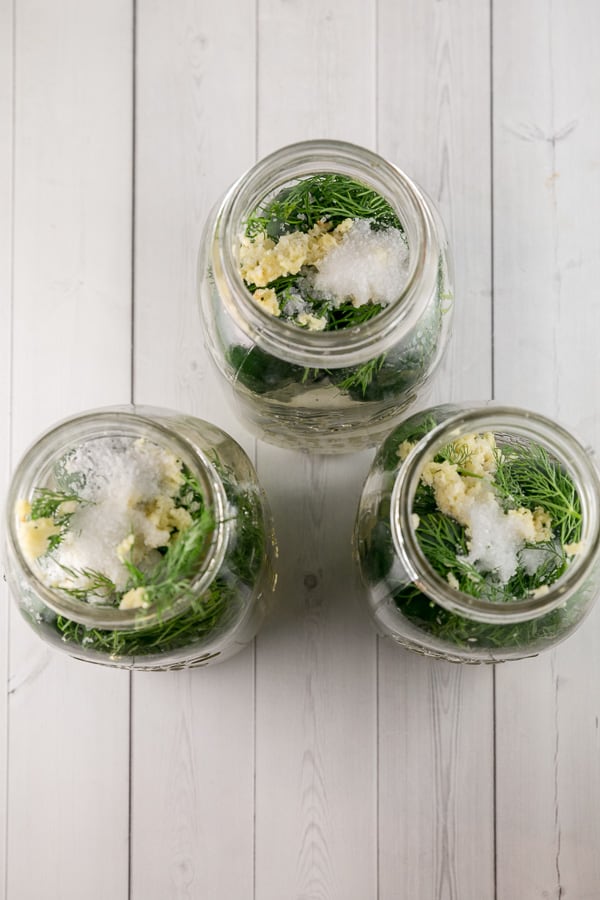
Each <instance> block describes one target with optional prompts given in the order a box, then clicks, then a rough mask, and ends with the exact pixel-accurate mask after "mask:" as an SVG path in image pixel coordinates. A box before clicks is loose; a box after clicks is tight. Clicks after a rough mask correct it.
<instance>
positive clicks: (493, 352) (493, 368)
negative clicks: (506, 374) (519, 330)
mask: <svg viewBox="0 0 600 900" xmlns="http://www.w3.org/2000/svg"><path fill="white" fill-rule="evenodd" d="M494 289H495V268H494V0H490V329H491V335H490V343H491V353H490V366H491V390H492V400H494V399H495V397H496V347H495V343H494V336H495V333H496V327H495V326H496V318H495V308H494V300H495V296H494V294H495V290H494Z"/></svg>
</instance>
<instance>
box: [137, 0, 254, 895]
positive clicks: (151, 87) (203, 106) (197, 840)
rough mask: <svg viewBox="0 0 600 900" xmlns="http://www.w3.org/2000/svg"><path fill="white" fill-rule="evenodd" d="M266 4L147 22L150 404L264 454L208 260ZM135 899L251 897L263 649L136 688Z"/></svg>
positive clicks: (245, 158) (143, 94) (145, 301)
mask: <svg viewBox="0 0 600 900" xmlns="http://www.w3.org/2000/svg"><path fill="white" fill-rule="evenodd" d="M254 30H255V15H254V4H253V3H249V4H244V5H243V6H242V5H240V4H239V3H236V2H232V0H229V2H227V3H221V4H219V5H218V7H217V6H214V5H212V4H209V3H206V2H203V0H196V2H176V3H172V2H168V0H163V2H146V0H143V2H141V3H138V11H137V102H136V109H137V128H136V147H137V154H136V230H135V246H136V281H135V286H136V291H135V306H136V325H135V400H136V402H139V403H150V404H154V405H160V406H166V407H171V408H175V409H180V410H183V411H184V412H187V413H191V414H193V415H196V416H198V417H200V418H203V419H207V420H209V421H211V422H214V423H215V424H217V425H220V426H221V427H222V428H224V429H225V430H226V431H228V432H229V433H230V434H231V435H232V436H233V437H235V438H236V439H237V440H238V441H239V442H240V443H241V444H242V445H243V446H244V447H245V449H246V450H247V452H249V453H250V454H251V455H252V452H253V446H254V440H253V439H252V438H251V437H250V436H249V435H247V434H245V433H244V431H243V429H241V428H240V426H239V425H238V423H237V421H236V420H235V417H234V415H233V412H232V411H231V409H230V407H229V405H228V403H227V399H226V397H225V395H224V392H222V390H221V387H220V384H219V383H218V380H217V377H216V375H215V373H214V371H213V369H212V367H211V364H210V362H209V359H208V356H207V354H206V353H205V351H204V346H203V335H202V330H201V323H200V317H199V312H198V308H197V300H196V256H197V253H198V247H199V242H200V237H201V232H202V228H203V225H204V221H205V219H206V217H207V215H208V213H209V210H210V208H211V206H212V205H213V203H215V202H216V200H217V199H218V197H219V196H220V194H221V193H222V192H224V191H225V190H226V188H227V187H229V184H230V183H231V182H232V181H233V180H234V179H235V178H237V177H238V175H240V174H241V172H242V171H244V169H246V168H247V167H248V166H249V165H251V163H252V162H253V160H254V152H255V133H254V115H255V89H254V71H255V59H256V57H255V47H254ZM132 734H133V775H132V818H133V823H134V830H133V841H132V861H131V866H132V879H131V891H132V894H131V896H132V897H133V898H140V900H163V898H166V897H169V898H174V900H175V898H177V900H179V898H196V897H207V898H208V897H215V898H217V897H251V896H252V890H253V878H254V855H253V854H254V829H253V818H254V648H253V647H250V648H248V649H247V650H245V651H243V652H242V653H241V654H240V655H239V656H238V657H236V658H235V659H232V660H228V661H227V662H226V663H224V664H223V665H219V666H216V667H215V668H214V669H196V670H194V671H192V672H189V673H186V672H181V673H166V674H164V675H141V674H139V673H138V674H136V675H135V676H134V691H133V709H132Z"/></svg>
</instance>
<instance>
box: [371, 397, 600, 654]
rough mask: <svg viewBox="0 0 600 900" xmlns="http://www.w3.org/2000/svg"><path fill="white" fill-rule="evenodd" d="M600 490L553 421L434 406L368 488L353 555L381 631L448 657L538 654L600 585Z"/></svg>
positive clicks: (578, 617) (572, 622) (403, 435)
mask: <svg viewBox="0 0 600 900" xmlns="http://www.w3.org/2000/svg"><path fill="white" fill-rule="evenodd" d="M599 510H600V482H599V477H598V472H597V470H596V467H595V465H594V464H593V462H592V461H591V459H590V456H589V451H586V450H585V449H584V448H583V447H582V446H581V445H580V444H579V443H578V442H577V441H576V440H575V439H574V438H573V437H572V436H571V435H570V434H569V433H568V432H567V431H565V430H564V429H563V428H561V427H560V426H559V425H557V424H555V423H554V422H552V421H551V420H549V419H546V418H544V417H542V416H540V415H537V414H535V413H532V412H527V411H525V410H522V409H516V408H511V407H503V406H495V405H494V404H486V405H485V406H479V407H475V406H471V407H469V406H451V405H447V406H439V407H434V408H431V409H428V410H424V411H422V412H419V413H417V414H415V415H413V416H411V417H410V418H408V419H407V420H406V421H405V422H403V423H402V424H401V425H399V426H398V427H397V428H396V429H394V431H393V432H392V433H391V434H390V435H389V436H388V438H387V439H386V440H385V441H384V442H383V444H382V445H381V447H380V448H379V449H378V451H377V453H376V456H375V459H374V462H373V465H372V467H371V470H370V472H369V475H368V477H367V479H366V482H365V485H364V487H363V491H362V495H361V500H360V504H359V509H358V514H357V519H356V525H355V532H354V552H355V556H356V559H357V561H358V564H359V567H360V571H361V575H362V579H363V582H364V584H365V586H366V589H367V602H368V606H369V610H370V613H371V615H372V617H373V619H374V622H375V625H376V627H377V629H378V631H379V632H380V634H382V635H383V636H386V637H389V638H391V639H392V640H394V641H396V642H397V643H399V644H401V645H402V646H404V647H407V648H408V649H410V650H416V651H418V652H420V653H423V654H425V655H428V656H436V657H442V658H444V659H447V660H449V661H452V662H470V663H481V662H500V661H503V660H510V659H519V658H522V657H527V656H535V655H537V654H538V653H539V652H540V651H542V650H544V649H545V648H548V647H552V646H554V645H555V644H557V643H559V642H560V641H562V640H563V639H564V638H566V637H567V636H568V635H569V634H571V633H572V632H573V631H574V630H575V628H577V626H578V625H579V624H580V622H581V621H582V620H583V619H584V617H585V616H586V615H587V613H588V612H589V610H590V609H591V607H592V605H593V603H594V601H595V597H596V594H597V592H598V589H599V586H600V557H599V547H600V543H599V541H600V539H599V524H600V520H599Z"/></svg>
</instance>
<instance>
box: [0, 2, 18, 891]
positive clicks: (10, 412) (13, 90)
mask: <svg viewBox="0 0 600 900" xmlns="http://www.w3.org/2000/svg"><path fill="white" fill-rule="evenodd" d="M11 14H12V23H11V25H12V28H11V52H12V59H11V65H10V73H11V78H12V84H11V93H10V96H11V111H10V119H11V128H12V134H11V136H10V200H9V203H10V229H9V235H10V238H9V240H10V249H9V252H8V259H9V266H10V272H9V276H8V283H9V290H10V332H9V334H10V337H9V348H8V349H9V354H10V363H9V367H8V379H9V385H8V434H9V441H8V453H7V457H8V469H9V471H10V470H11V469H12V458H13V438H14V434H13V394H14V359H15V354H14V344H15V331H14V322H15V315H14V310H15V198H16V187H15V181H16V177H15V176H16V165H15V158H16V140H17V91H16V81H17V2H16V0H13V2H12V5H11ZM6 590H7V592H8V584H7V585H6ZM6 599H7V601H8V600H9V597H8V593H7V597H6ZM11 608H12V607H11V604H9V603H7V611H6V625H7V627H6V665H5V676H6V691H7V693H6V733H5V735H4V751H5V753H4V759H5V761H6V766H5V770H4V797H5V808H4V877H3V879H2V880H3V882H4V896H5V897H8V850H9V839H8V823H9V815H8V810H9V785H10V780H9V764H10V741H9V732H10V708H9V698H8V676H9V673H10V669H11V645H10V629H9V627H8V626H9V623H10V614H11Z"/></svg>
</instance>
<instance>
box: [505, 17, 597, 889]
mask: <svg viewBox="0 0 600 900" xmlns="http://www.w3.org/2000/svg"><path fill="white" fill-rule="evenodd" d="M599 26H600V10H599V9H598V8H597V6H596V5H594V6H593V7H592V6H591V5H590V4H585V3H582V2H579V3H575V4H572V5H571V6H570V7H569V9H568V10H567V8H566V7H564V6H563V5H562V4H558V3H551V2H536V3H532V4H518V3H514V2H509V3H506V4H502V5H499V4H497V5H496V6H495V15H494V110H495V117H494V161H495V165H494V184H495V191H494V197H495V203H494V219H495V234H496V236H497V237H496V241H495V298H496V303H495V322H496V385H497V392H498V395H499V396H500V395H501V396H502V398H503V399H506V400H507V401H509V402H513V403H516V404H519V405H523V406H526V407H529V408H532V409H537V410H539V411H541V412H545V413H547V414H549V415H550V416H553V417H555V418H558V419H559V420H560V421H562V422H563V423H564V424H565V425H567V427H571V428H574V429H575V431H576V432H580V433H582V434H583V436H584V439H585V441H586V442H588V443H589V444H590V445H591V446H593V447H594V448H595V451H596V453H597V451H598V447H599V446H600V444H599V438H600V432H599V430H598V404H597V397H596V395H595V392H594V390H590V386H592V385H597V384H598V381H599V375H600V369H599V359H598V352H597V341H596V335H597V331H598V318H599V315H600V314H599V312H598V305H597V303H596V302H595V300H594V301H591V298H592V297H594V295H595V293H596V291H597V285H598V281H599V278H600V257H599V256H598V242H597V233H598V225H599V217H600V214H599V212H598V210H599V209H600V184H599V181H598V166H599V162H598V161H599V159H600V121H599V119H598V104H599V101H600V79H599V78H598V63H597V52H596V41H595V34H596V33H597V31H598V27H599ZM507 223H509V226H510V227H507ZM599 627H600V622H599V617H598V611H597V610H596V611H595V613H594V614H593V615H592V616H591V617H590V619H589V620H588V621H587V622H586V623H584V625H583V627H582V628H581V630H580V631H579V632H578V633H577V634H575V635H574V636H573V637H571V638H569V640H568V641H567V642H566V643H565V644H564V645H563V646H562V647H560V648H559V649H558V650H557V651H556V652H554V653H551V654H546V655H544V656H541V657H539V658H538V659H537V660H531V661H527V662H522V663H518V664H515V665H514V666H510V667H508V666H507V667H502V668H501V669H500V670H499V672H498V679H497V683H498V699H497V716H498V720H497V734H498V747H497V767H498V768H497V796H498V823H497V828H498V900H509V898H510V900H512V898H513V897H514V896H515V894H516V892H520V896H522V897H524V898H526V900H529V898H537V897H549V898H560V897H569V898H574V900H589V898H596V897H598V892H599V885H600V861H599V857H598V847H599V846H600V813H599V812H598V810H599V802H598V801H599V788H600V764H599V759H600V757H599V749H598V705H599V704H598V693H597V690H596V686H597V684H598V683H599V680H600V668H599V663H598V660H599V658H600V634H599Z"/></svg>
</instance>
